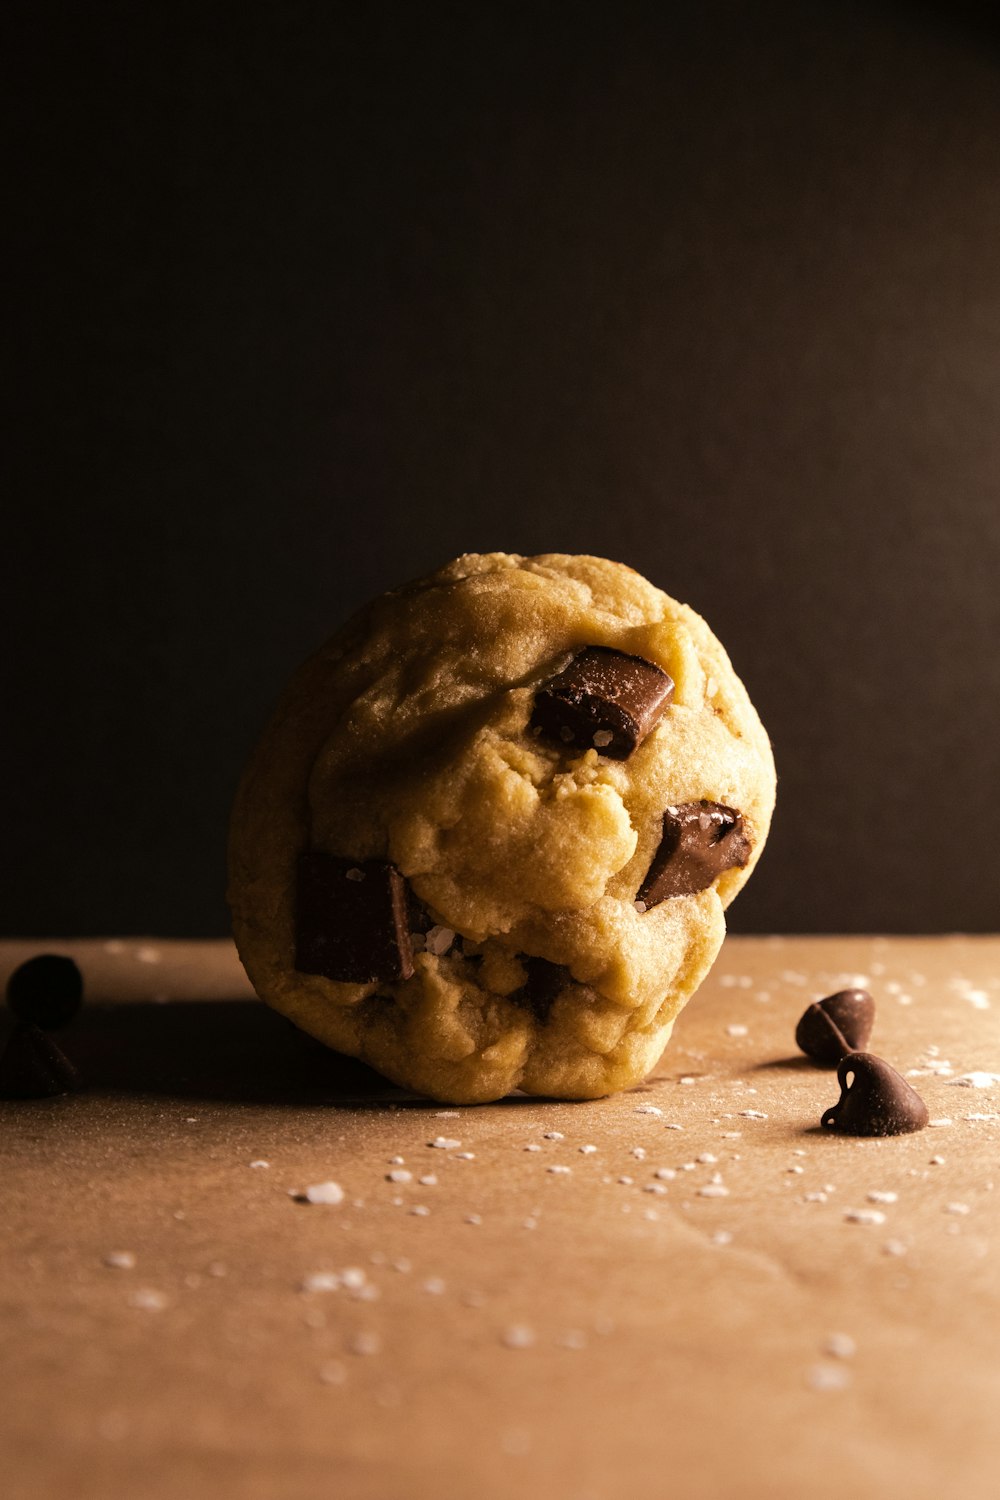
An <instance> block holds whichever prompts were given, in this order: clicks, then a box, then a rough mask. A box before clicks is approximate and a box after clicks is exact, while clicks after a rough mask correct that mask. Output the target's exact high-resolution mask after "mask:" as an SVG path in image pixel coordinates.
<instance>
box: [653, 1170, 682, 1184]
mask: <svg viewBox="0 0 1000 1500" xmlns="http://www.w3.org/2000/svg"><path fill="white" fill-rule="evenodd" d="M653 1176H654V1177H658V1178H659V1179H660V1180H661V1182H673V1180H674V1178H675V1177H676V1176H677V1172H676V1170H675V1169H674V1168H673V1167H657V1169H656V1171H655V1172H654V1173H653Z"/></svg>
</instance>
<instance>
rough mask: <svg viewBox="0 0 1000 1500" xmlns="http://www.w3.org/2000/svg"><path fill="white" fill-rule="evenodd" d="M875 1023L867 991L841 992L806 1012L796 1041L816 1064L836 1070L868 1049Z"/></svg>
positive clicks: (800, 1021)
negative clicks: (849, 1057) (854, 1054)
mask: <svg viewBox="0 0 1000 1500" xmlns="http://www.w3.org/2000/svg"><path fill="white" fill-rule="evenodd" d="M874 1024H875V1001H874V1000H873V999H872V997H871V995H869V993H868V991H867V990H838V991H837V993H836V994H835V995H827V997H826V999H825V1000H820V1001H818V1002H817V1003H816V1004H813V1005H810V1006H809V1008H808V1010H806V1011H805V1012H804V1013H803V1015H802V1017H801V1019H800V1020H799V1024H798V1025H797V1026H796V1028H795V1041H796V1043H797V1044H798V1046H799V1047H801V1048H802V1051H803V1052H804V1053H805V1054H806V1056H807V1057H811V1058H812V1060H813V1062H818V1063H823V1064H825V1065H826V1066H828V1067H834V1066H835V1065H836V1064H837V1063H839V1062H840V1059H841V1058H842V1057H846V1056H847V1054H848V1053H849V1052H862V1051H863V1050H864V1049H865V1047H867V1045H868V1041H869V1038H870V1037H871V1034H872V1027H873V1026H874Z"/></svg>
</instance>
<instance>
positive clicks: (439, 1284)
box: [424, 1276, 446, 1297]
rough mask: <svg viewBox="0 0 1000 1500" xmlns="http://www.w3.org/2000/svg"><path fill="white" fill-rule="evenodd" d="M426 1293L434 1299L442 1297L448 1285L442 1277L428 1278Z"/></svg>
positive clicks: (425, 1284)
mask: <svg viewBox="0 0 1000 1500" xmlns="http://www.w3.org/2000/svg"><path fill="white" fill-rule="evenodd" d="M424 1291H425V1292H427V1293H429V1295H430V1296H432V1297H441V1296H443V1295H444V1292H445V1291H446V1284H445V1281H444V1279H443V1277H441V1276H428V1278H427V1280H426V1281H425V1282H424Z"/></svg>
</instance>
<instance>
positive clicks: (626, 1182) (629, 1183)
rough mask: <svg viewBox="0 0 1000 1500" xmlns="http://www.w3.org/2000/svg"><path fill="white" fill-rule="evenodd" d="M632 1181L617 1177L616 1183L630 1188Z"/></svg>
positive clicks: (629, 1178)
mask: <svg viewBox="0 0 1000 1500" xmlns="http://www.w3.org/2000/svg"><path fill="white" fill-rule="evenodd" d="M632 1180H633V1179H632V1178H631V1177H619V1179H618V1181H619V1182H620V1183H621V1184H622V1186H623V1187H631V1186H632Z"/></svg>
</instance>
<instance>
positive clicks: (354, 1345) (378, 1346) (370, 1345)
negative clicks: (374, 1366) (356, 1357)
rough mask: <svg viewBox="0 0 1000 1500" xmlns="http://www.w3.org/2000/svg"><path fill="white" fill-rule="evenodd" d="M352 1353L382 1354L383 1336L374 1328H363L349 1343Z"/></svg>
mask: <svg viewBox="0 0 1000 1500" xmlns="http://www.w3.org/2000/svg"><path fill="white" fill-rule="evenodd" d="M347 1347H348V1349H350V1351H351V1353H352V1354H381V1352H382V1338H381V1335H380V1334H377V1333H376V1332H375V1331H374V1329H362V1330H361V1331H360V1332H358V1333H356V1334H355V1335H354V1336H353V1338H352V1339H351V1340H350V1342H349V1343H348V1346H347Z"/></svg>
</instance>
